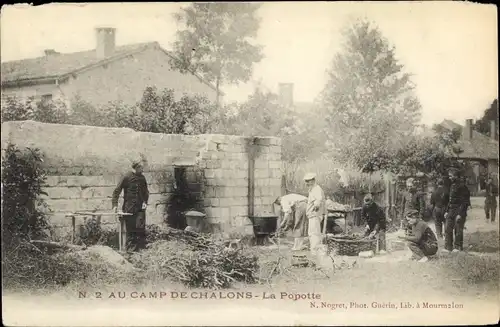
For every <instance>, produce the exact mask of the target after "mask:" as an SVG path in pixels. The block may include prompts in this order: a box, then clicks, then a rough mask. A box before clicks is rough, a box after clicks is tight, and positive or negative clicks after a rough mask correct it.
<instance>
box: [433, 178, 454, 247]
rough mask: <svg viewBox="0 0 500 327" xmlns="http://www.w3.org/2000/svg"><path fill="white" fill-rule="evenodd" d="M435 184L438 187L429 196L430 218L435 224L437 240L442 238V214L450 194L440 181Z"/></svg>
mask: <svg viewBox="0 0 500 327" xmlns="http://www.w3.org/2000/svg"><path fill="white" fill-rule="evenodd" d="M437 184H438V187H437V188H436V189H435V190H434V192H432V195H431V205H432V216H433V218H434V223H435V224H436V234H437V236H438V237H439V238H442V237H443V224H444V214H445V212H446V209H447V208H448V202H449V201H450V194H449V192H448V190H447V189H446V187H445V186H444V181H443V180H442V179H440V180H438V183H437Z"/></svg>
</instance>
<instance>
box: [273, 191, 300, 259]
mask: <svg viewBox="0 0 500 327" xmlns="http://www.w3.org/2000/svg"><path fill="white" fill-rule="evenodd" d="M274 203H275V204H277V205H279V206H280V207H281V212H282V214H283V220H282V221H281V223H280V226H279V231H280V232H281V231H286V230H288V229H292V231H293V237H294V244H293V248H292V251H295V250H297V251H300V250H303V248H304V239H305V238H306V237H307V217H306V210H307V198H306V197H305V196H303V195H300V194H287V195H284V196H282V197H279V198H277V199H276V201H275V202H274Z"/></svg>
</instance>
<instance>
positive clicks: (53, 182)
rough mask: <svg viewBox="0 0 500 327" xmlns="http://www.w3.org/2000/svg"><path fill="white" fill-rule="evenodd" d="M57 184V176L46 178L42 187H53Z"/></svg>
mask: <svg viewBox="0 0 500 327" xmlns="http://www.w3.org/2000/svg"><path fill="white" fill-rule="evenodd" d="M58 184H59V176H47V178H46V179H45V184H44V186H46V187H54V186H57V185H58Z"/></svg>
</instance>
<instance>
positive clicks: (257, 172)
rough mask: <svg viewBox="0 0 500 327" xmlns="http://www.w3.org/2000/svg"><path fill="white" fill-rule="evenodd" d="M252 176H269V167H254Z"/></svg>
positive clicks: (260, 177) (259, 177)
mask: <svg viewBox="0 0 500 327" xmlns="http://www.w3.org/2000/svg"><path fill="white" fill-rule="evenodd" d="M254 176H255V178H256V179H257V178H258V179H262V178H269V177H270V172H269V169H255V175H254Z"/></svg>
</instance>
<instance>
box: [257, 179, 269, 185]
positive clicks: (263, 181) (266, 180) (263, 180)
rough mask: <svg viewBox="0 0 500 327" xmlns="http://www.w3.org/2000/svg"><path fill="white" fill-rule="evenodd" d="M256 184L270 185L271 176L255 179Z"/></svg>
mask: <svg viewBox="0 0 500 327" xmlns="http://www.w3.org/2000/svg"><path fill="white" fill-rule="evenodd" d="M255 186H269V178H259V179H255Z"/></svg>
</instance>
